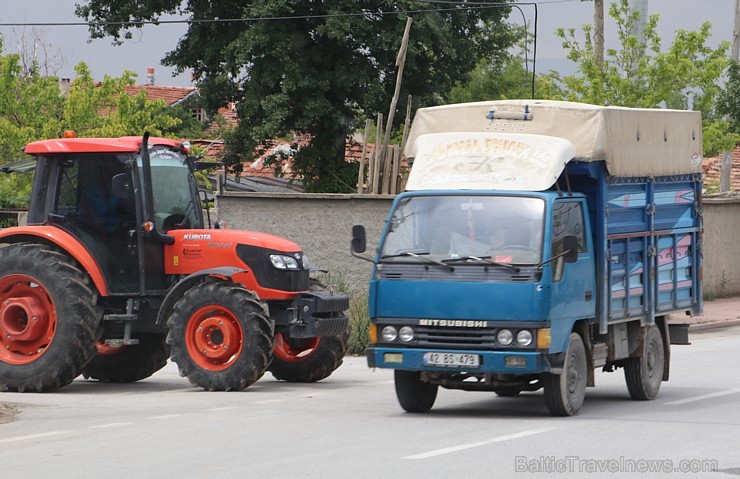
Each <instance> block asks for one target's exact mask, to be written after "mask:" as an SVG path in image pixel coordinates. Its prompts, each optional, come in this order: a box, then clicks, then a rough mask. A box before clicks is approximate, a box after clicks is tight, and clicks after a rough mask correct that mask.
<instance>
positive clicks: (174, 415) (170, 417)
mask: <svg viewBox="0 0 740 479" xmlns="http://www.w3.org/2000/svg"><path fill="white" fill-rule="evenodd" d="M181 416H182V414H165V415H162V416H149V419H173V418H176V417H181Z"/></svg>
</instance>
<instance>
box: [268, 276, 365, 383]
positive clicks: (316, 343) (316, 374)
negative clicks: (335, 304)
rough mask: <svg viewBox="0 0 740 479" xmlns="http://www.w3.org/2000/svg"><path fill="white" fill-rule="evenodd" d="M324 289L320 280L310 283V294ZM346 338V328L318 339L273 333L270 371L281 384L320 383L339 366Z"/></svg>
mask: <svg viewBox="0 0 740 479" xmlns="http://www.w3.org/2000/svg"><path fill="white" fill-rule="evenodd" d="M327 289H328V287H327V286H326V285H324V284H323V283H321V282H320V281H316V280H311V291H326V290H327ZM344 314H345V315H346V312H345V313H344ZM349 336H350V329H349V328H347V331H345V332H344V333H342V334H340V335H338V336H323V337H318V338H290V337H288V336H286V335H284V334H283V333H275V350H274V351H273V353H272V362H271V363H270V368H269V370H270V372H271V373H272V375H273V376H274V377H275V379H279V380H282V381H288V382H293V383H313V382H316V381H321V380H322V379H325V378H327V377H329V376H331V374H332V373H333V372H334V371H335V370H336V369H337V368H338V367H339V366H341V365H342V362H343V361H344V355H345V354H347V350H348V349H349Z"/></svg>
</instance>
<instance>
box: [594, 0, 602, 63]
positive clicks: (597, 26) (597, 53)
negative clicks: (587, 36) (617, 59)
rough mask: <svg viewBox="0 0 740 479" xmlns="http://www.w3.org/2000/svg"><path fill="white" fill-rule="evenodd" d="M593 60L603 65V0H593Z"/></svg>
mask: <svg viewBox="0 0 740 479" xmlns="http://www.w3.org/2000/svg"><path fill="white" fill-rule="evenodd" d="M594 60H595V61H596V65H597V66H598V67H599V69H601V68H602V67H603V66H604V0H594Z"/></svg>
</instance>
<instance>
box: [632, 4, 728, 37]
mask: <svg viewBox="0 0 740 479" xmlns="http://www.w3.org/2000/svg"><path fill="white" fill-rule="evenodd" d="M737 1H740V0H737ZM630 11H631V12H637V13H638V16H637V21H636V22H635V23H634V24H633V25H632V28H631V32H630V33H631V34H632V35H634V36H635V37H636V38H637V41H638V42H639V43H640V44H644V43H645V25H646V24H647V15H648V0H630Z"/></svg>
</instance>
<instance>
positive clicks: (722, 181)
mask: <svg viewBox="0 0 740 479" xmlns="http://www.w3.org/2000/svg"><path fill="white" fill-rule="evenodd" d="M719 171H720V173H719V192H720V193H724V192H725V191H730V189H731V184H730V178H731V175H732V152H729V151H724V152H722V167H721V168H720V170H719Z"/></svg>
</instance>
